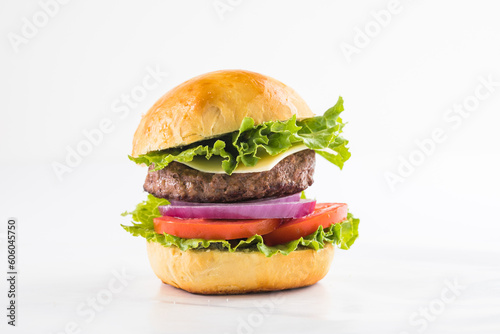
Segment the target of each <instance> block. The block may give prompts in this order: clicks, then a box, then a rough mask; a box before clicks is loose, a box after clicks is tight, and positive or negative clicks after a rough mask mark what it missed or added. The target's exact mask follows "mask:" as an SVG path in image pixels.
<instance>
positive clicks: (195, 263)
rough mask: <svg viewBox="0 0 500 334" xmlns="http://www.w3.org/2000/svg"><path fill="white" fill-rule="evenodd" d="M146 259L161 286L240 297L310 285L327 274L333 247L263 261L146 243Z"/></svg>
mask: <svg viewBox="0 0 500 334" xmlns="http://www.w3.org/2000/svg"><path fill="white" fill-rule="evenodd" d="M147 250H148V257H149V262H150V264H151V267H152V268H153V271H154V272H155V274H156V276H158V278H159V279H161V280H162V281H163V282H164V283H167V284H170V285H172V286H174V287H177V288H180V289H183V290H186V291H189V292H191V293H199V294H240V293H248V292H260V291H275V290H284V289H292V288H298V287H303V286H308V285H312V284H314V283H316V282H318V281H319V280H321V279H322V278H323V277H325V275H326V274H327V273H328V270H329V269H330V264H331V262H332V259H333V250H334V247H333V246H332V245H331V244H326V245H325V248H323V249H320V250H319V251H315V250H313V249H306V250H298V251H294V252H291V253H290V254H288V255H283V254H280V253H278V254H276V255H273V256H271V257H266V256H265V255H264V254H262V253H260V252H249V253H246V252H234V253H229V252H224V251H217V250H188V251H181V250H180V249H179V248H177V247H165V246H163V245H161V244H159V243H156V242H148V244H147Z"/></svg>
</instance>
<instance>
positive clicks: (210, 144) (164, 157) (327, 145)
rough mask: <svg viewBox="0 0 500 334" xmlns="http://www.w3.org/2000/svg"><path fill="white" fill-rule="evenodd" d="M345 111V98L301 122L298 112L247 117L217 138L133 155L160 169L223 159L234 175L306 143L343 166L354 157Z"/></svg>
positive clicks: (334, 162) (132, 158) (137, 161)
mask: <svg viewBox="0 0 500 334" xmlns="http://www.w3.org/2000/svg"><path fill="white" fill-rule="evenodd" d="M343 110H344V106H343V100H342V97H339V99H338V101H337V103H336V104H335V106H333V107H332V108H330V109H328V110H327V111H326V112H325V113H324V115H323V116H315V117H312V118H307V119H304V120H299V121H297V119H296V117H295V115H294V116H293V117H292V118H290V119H288V120H286V121H270V122H264V123H262V124H259V125H255V122H254V120H253V119H252V118H250V117H246V118H244V119H243V121H242V122H241V125H240V129H239V130H238V131H235V132H233V133H229V134H225V135H222V136H220V137H218V138H215V139H210V140H204V141H201V142H197V143H194V144H191V145H187V146H184V147H178V148H170V149H166V150H162V151H153V152H150V153H147V154H143V155H140V156H138V157H137V158H134V157H131V156H129V159H130V160H132V161H134V162H135V163H137V164H146V165H147V166H150V165H151V164H154V167H155V168H154V170H160V169H162V168H164V167H166V166H168V164H169V163H171V162H172V161H178V162H189V161H192V160H193V158H194V157H195V156H204V157H205V158H206V159H210V158H211V157H212V156H220V157H221V158H222V168H223V169H224V171H225V172H226V173H227V174H229V175H231V174H232V173H233V171H234V170H235V169H236V167H238V165H239V164H240V163H243V164H244V165H245V166H248V167H251V166H255V165H256V164H257V163H258V161H259V160H260V157H259V155H261V154H262V153H264V152H265V153H267V154H269V155H277V154H279V153H282V152H285V151H286V150H288V149H289V148H290V147H291V146H292V145H294V144H304V145H306V146H307V147H308V148H310V149H313V150H315V151H316V152H317V153H318V154H319V155H321V156H322V157H324V158H325V159H327V160H328V161H330V162H331V163H333V164H335V165H337V166H338V167H339V168H340V169H342V167H343V166H344V163H345V162H346V161H347V160H348V159H349V158H350V156H351V153H349V149H348V148H347V144H348V141H347V140H346V139H344V138H342V137H341V136H340V134H341V133H342V128H343V127H344V123H342V119H341V118H340V117H339V115H340V113H341V112H342V111H343Z"/></svg>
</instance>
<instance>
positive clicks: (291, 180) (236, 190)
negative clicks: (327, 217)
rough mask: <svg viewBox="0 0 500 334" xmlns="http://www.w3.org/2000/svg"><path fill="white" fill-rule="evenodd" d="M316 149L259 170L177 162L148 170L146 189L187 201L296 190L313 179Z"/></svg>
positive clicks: (231, 199)
mask: <svg viewBox="0 0 500 334" xmlns="http://www.w3.org/2000/svg"><path fill="white" fill-rule="evenodd" d="M315 163H316V160H315V152H314V151H313V150H304V151H300V152H297V153H295V154H292V155H290V156H288V157H286V158H285V159H283V160H281V161H280V162H279V163H278V164H277V165H276V166H274V168H273V169H271V170H269V171H265V172H260V173H233V174H232V175H227V174H214V173H203V172H200V171H198V170H196V169H193V168H191V167H188V166H186V165H184V164H181V163H178V162H171V163H170V164H169V165H168V166H167V167H165V168H163V169H161V170H159V171H151V169H153V168H154V167H153V166H150V167H149V170H150V171H149V172H148V175H147V177H146V181H145V182H144V190H145V191H147V192H148V193H150V194H152V195H154V196H156V197H159V198H166V199H171V200H178V201H186V202H214V203H219V202H220V203H224V202H239V201H246V200H252V199H259V198H265V197H273V196H278V197H281V196H286V195H291V194H295V193H297V192H299V191H302V190H304V189H306V188H307V187H309V186H310V185H311V184H312V183H313V173H314V166H315Z"/></svg>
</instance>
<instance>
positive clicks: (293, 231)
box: [262, 203, 347, 246]
mask: <svg viewBox="0 0 500 334" xmlns="http://www.w3.org/2000/svg"><path fill="white" fill-rule="evenodd" d="M346 218H347V204H344V203H318V204H316V209H315V210H314V212H313V213H311V214H310V215H307V216H305V217H302V218H297V219H291V220H289V221H287V222H285V223H284V224H282V225H280V227H278V228H277V229H275V230H274V231H272V232H271V233H269V234H266V235H263V236H262V237H263V238H264V242H265V244H266V245H268V246H274V245H279V244H283V243H286V242H289V241H292V240H296V239H299V238H300V237H305V236H306V235H309V234H311V233H314V232H315V231H316V230H317V229H318V227H319V226H320V225H321V226H323V228H327V227H329V226H330V225H332V224H336V223H340V222H341V221H343V220H345V219H346Z"/></svg>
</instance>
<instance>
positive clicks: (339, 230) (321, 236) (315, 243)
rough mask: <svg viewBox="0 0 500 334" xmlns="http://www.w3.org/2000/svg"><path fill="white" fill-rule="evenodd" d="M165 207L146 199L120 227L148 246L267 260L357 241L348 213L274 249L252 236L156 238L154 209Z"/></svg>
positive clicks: (347, 245)
mask: <svg viewBox="0 0 500 334" xmlns="http://www.w3.org/2000/svg"><path fill="white" fill-rule="evenodd" d="M167 204H169V202H168V201H167V200H165V199H159V198H156V197H154V196H153V195H148V198H147V200H146V201H144V202H142V203H139V204H138V205H137V207H136V209H135V210H134V211H132V212H124V213H123V214H122V216H127V215H131V216H132V219H133V220H134V221H135V222H132V226H125V225H122V227H123V228H124V229H125V230H126V231H128V232H130V233H131V234H132V235H134V236H141V237H143V238H145V239H146V240H147V241H148V242H158V243H160V244H161V245H163V246H166V247H169V246H175V247H178V248H179V249H181V250H183V251H185V250H188V249H196V250H203V249H218V250H224V251H228V252H235V251H244V252H252V251H259V252H262V253H263V254H264V255H265V256H267V257H270V256H272V255H274V254H276V253H278V252H279V253H281V254H284V255H288V254H289V253H290V252H293V251H294V250H297V249H304V248H312V249H314V250H319V249H322V248H324V247H325V244H326V243H332V244H336V245H337V246H338V247H340V248H341V249H349V248H350V247H351V246H352V244H353V243H354V241H355V240H356V238H357V237H358V225H359V219H356V218H354V217H353V216H352V214H350V213H349V214H348V215H347V218H346V219H345V220H344V221H342V222H340V223H337V224H334V225H331V226H330V227H328V228H325V229H323V227H322V226H319V227H318V229H317V230H316V231H315V232H314V233H312V234H310V235H308V236H305V237H302V238H300V239H297V240H293V241H290V242H288V243H285V244H281V245H276V246H267V245H265V244H264V240H263V239H262V236H260V235H254V236H253V237H250V238H247V239H244V240H243V239H241V240H239V241H232V240H231V241H228V240H205V239H184V238H179V237H176V236H173V235H170V234H159V233H156V232H155V230H154V222H153V218H155V217H160V216H161V214H160V211H159V210H158V206H160V205H167Z"/></svg>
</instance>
